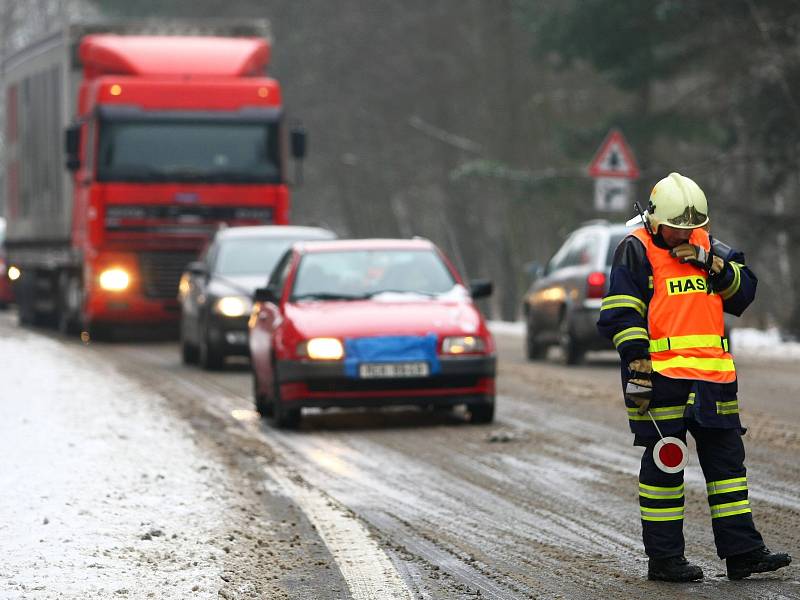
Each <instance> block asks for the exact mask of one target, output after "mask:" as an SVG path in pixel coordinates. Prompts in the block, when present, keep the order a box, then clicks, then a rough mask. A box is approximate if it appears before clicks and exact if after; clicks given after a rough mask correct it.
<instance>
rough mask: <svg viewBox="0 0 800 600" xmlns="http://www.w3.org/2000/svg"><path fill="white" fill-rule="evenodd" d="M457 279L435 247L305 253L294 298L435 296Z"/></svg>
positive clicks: (298, 273) (452, 285) (293, 294)
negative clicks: (432, 248)
mask: <svg viewBox="0 0 800 600" xmlns="http://www.w3.org/2000/svg"><path fill="white" fill-rule="evenodd" d="M455 285H456V280H455V279H454V277H453V275H452V274H451V273H450V271H449V269H448V268H447V266H445V264H444V262H443V261H442V259H441V258H440V257H439V255H438V254H437V253H436V252H434V251H432V250H403V249H381V250H346V251H336V252H316V253H311V254H306V255H305V256H303V258H302V261H301V262H300V266H299V269H298V271H297V277H296V278H295V282H294V288H293V290H292V299H293V300H300V299H321V300H325V299H337V298H341V299H356V298H359V299H360V298H370V297H373V296H376V295H378V294H383V293H400V294H423V295H427V296H436V295H439V294H444V293H447V292H449V291H450V290H452V289H453V287H454V286H455Z"/></svg>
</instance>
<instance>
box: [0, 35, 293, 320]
mask: <svg viewBox="0 0 800 600" xmlns="http://www.w3.org/2000/svg"><path fill="white" fill-rule="evenodd" d="M157 27H163V28H164V29H165V30H166V31H158V30H157ZM269 54H270V42H269V26H268V23H267V22H266V21H259V20H248V21H247V22H236V23H234V22H213V23H206V24H202V23H194V24H192V23H183V24H177V25H176V24H169V23H165V24H163V25H158V26H156V27H154V26H152V25H149V24H122V25H117V26H114V25H107V26H103V25H93V26H89V25H69V26H68V27H66V28H65V29H64V30H63V31H60V32H58V33H57V34H55V35H52V36H50V37H48V38H46V39H44V40H41V41H39V42H37V43H35V44H33V45H31V46H29V47H28V48H26V49H24V50H23V51H21V52H20V53H18V54H16V55H13V56H11V57H10V58H8V59H7V60H6V62H5V64H4V71H3V80H4V89H5V94H6V118H5V138H6V161H5V162H6V177H5V181H6V194H5V198H6V219H7V232H6V234H7V235H6V251H7V255H8V256H7V260H8V262H9V264H10V265H13V266H14V267H15V268H16V269H18V270H19V277H18V278H17V279H16V281H14V294H15V298H16V302H17V304H18V309H19V319H20V322H21V323H23V324H34V323H53V324H57V326H58V328H59V329H61V330H62V331H65V332H69V331H79V330H84V331H88V332H93V331H98V330H100V329H101V328H105V327H106V326H118V325H125V324H128V325H137V326H138V325H144V324H160V325H165V324H174V323H176V322H177V319H178V317H179V308H178V303H177V299H176V297H177V288H178V281H179V279H180V275H181V271H182V269H183V267H184V266H185V265H186V264H187V263H189V262H190V261H192V260H194V259H195V258H196V256H197V254H198V252H199V250H200V249H201V248H202V246H203V245H204V243H205V242H206V240H207V239H208V237H209V234H210V233H211V232H213V231H214V230H216V229H217V228H218V227H219V226H220V224H221V223H226V224H228V225H256V224H286V223H288V222H289V191H288V185H287V164H286V163H287V155H288V154H289V153H290V152H291V154H292V155H293V156H294V158H296V159H301V158H302V157H303V156H304V154H305V145H306V141H305V132H304V131H303V130H302V128H294V129H293V130H292V131H291V132H289V131H288V127H287V125H286V117H285V114H284V110H283V106H282V103H281V90H280V86H279V84H278V82H277V81H275V80H274V79H272V78H270V77H267V76H266V74H265V70H266V66H267V64H268V61H269ZM62 139H63V143H62V142H61V140H62ZM289 142H291V143H289ZM65 167H66V169H65Z"/></svg>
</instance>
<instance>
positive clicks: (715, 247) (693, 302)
mask: <svg viewBox="0 0 800 600" xmlns="http://www.w3.org/2000/svg"><path fill="white" fill-rule="evenodd" d="M632 221H636V222H639V223H641V224H643V225H644V227H641V228H639V229H636V230H635V231H633V232H632V233H630V234H629V235H628V236H627V237H626V238H625V239H624V240H623V241H622V242H621V243H620V245H619V246H618V247H617V250H616V253H615V255H614V262H613V266H612V269H611V277H610V284H609V291H608V295H607V296H606V297H605V298H603V302H602V307H601V310H600V319H599V321H598V324H597V325H598V329H599V330H600V332H601V333H602V334H603V335H605V336H606V337H608V338H609V339H611V340H612V341H613V342H614V345H615V346H616V348H617V350H618V352H619V354H620V357H621V359H622V385H623V390H624V389H625V387H626V385H627V383H628V381H629V380H633V381H634V382H636V383H637V384H639V385H640V386H643V387H645V388H649V389H650V392H649V393H647V392H646V393H645V394H644V395H643V396H639V397H634V396H630V395H628V396H627V397H626V399H625V405H626V408H627V410H628V419H629V423H630V427H631V431H632V432H633V434H634V445H636V446H642V447H644V453H643V455H642V461H641V467H640V470H639V506H640V513H641V520H642V537H643V540H644V548H645V552H646V554H647V556H648V558H649V561H648V578H649V579H653V580H661V581H696V580H700V579H702V578H703V571H702V569H701V568H700V567H699V566H697V565H694V564H691V563H689V562H688V561H687V560H686V558H685V557H684V538H683V512H684V483H683V471H682V470H681V471H679V472H677V473H667V472H664V471H662V470H660V469H659V468H658V467H657V466H656V463H655V460H654V458H653V447H654V445H655V444H656V442H658V440H659V436H660V435H664V436H675V437H677V438H680V439H681V440H683V441H684V442H685V441H686V432H687V431H689V432H690V433H691V434H692V437H694V439H695V442H696V446H697V454H698V459H699V461H700V466H701V468H702V470H703V475H704V476H705V480H706V490H707V495H708V504H709V506H710V509H711V523H712V528H713V531H714V542H715V544H716V547H717V554H718V555H719V557H720V558H722V559H725V561H726V566H727V574H728V578H729V579H742V578H744V577H747V576H749V575H751V574H752V573H762V572H766V571H774V570H776V569H779V568H781V567H784V566H786V565H788V564H789V563H790V562H791V557H790V556H789V555H788V554H782V553H781V554H776V553H772V552H770V551H769V550H768V549H767V547H766V546H765V545H764V541H763V539H762V538H761V534H759V532H758V530H757V529H756V527H755V525H754V523H753V517H752V513H751V508H750V502H749V500H748V488H747V474H746V469H745V466H744V455H745V453H744V445H743V443H742V439H741V436H742V435H743V434H744V431H745V430H744V429H743V428H742V425H741V423H740V421H739V404H738V399H737V383H736V370H735V366H734V363H733V358H732V357H731V355H730V354H729V352H728V341H727V339H725V337H724V336H725V325H724V321H723V311H724V312H727V313H731V314H734V315H736V316H739V315H741V314H742V312H743V311H744V310H745V308H747V306H748V305H749V304H750V303H751V302H752V301H753V298H754V297H755V291H756V283H757V279H756V276H755V275H754V274H753V272H752V271H751V270H750V269H749V268H748V267H747V266H746V265H745V260H744V255H743V254H742V253H741V252H739V251H738V250H734V249H732V248H731V247H730V246H727V245H725V244H723V243H722V242H720V241H719V240H716V239H713V238H712V237H711V236H710V235H709V233H708V223H709V220H708V204H707V201H706V197H705V194H704V193H703V191H702V190H701V189H700V187H699V186H698V185H697V184H696V183H695V182H694V181H692V180H691V179H689V178H688V177H684V176H683V175H680V174H678V173H670V175H669V176H668V177H665V178H664V179H662V180H661V181H659V182H658V183H657V184H656V185H655V187H654V188H653V190H652V192H651V194H650V203H649V205H648V207H647V209H646V210H645V211H644V212H643V213H642V214H641V218H640V219H639V218H637V219H635V220H632ZM629 224H632V222H629ZM638 389H639V390H641V388H638ZM656 424H657V427H656ZM658 430H660V432H659V431H658Z"/></svg>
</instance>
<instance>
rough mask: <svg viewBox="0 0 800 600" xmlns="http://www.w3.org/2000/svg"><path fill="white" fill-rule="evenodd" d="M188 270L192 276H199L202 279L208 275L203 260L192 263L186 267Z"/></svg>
mask: <svg viewBox="0 0 800 600" xmlns="http://www.w3.org/2000/svg"><path fill="white" fill-rule="evenodd" d="M186 270H187V271H189V273H191V274H192V275H197V276H198V277H202V276H203V275H207V274H208V269H207V268H206V263H204V262H203V261H202V260H195V261H193V262H190V263H189V264H188V266H187V267H186Z"/></svg>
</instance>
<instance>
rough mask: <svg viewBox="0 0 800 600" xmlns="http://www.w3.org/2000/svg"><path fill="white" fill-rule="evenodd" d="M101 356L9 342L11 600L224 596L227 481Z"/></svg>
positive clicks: (21, 337) (39, 341) (36, 339)
mask: <svg viewBox="0 0 800 600" xmlns="http://www.w3.org/2000/svg"><path fill="white" fill-rule="evenodd" d="M89 356H90V354H89V353H84V352H82V348H80V347H76V346H69V345H66V344H62V343H59V342H58V341H55V340H50V339H47V338H43V337H40V336H38V335H35V334H32V333H29V332H25V331H19V330H16V331H13V332H12V331H11V330H8V329H6V330H4V331H3V335H2V336H0V365H2V377H3V386H2V388H1V389H0V489H2V490H3V493H2V494H0V556H2V557H3V558H2V560H0V598H3V600H22V599H34V598H35V599H36V600H48V599H56V598H58V599H61V598H81V599H82V600H83V599H86V600H88V599H100V598H103V599H105V598H114V597H126V598H158V599H175V600H177V599H184V598H189V597H192V598H216V597H217V592H218V589H219V582H220V579H219V575H220V572H221V570H222V566H223V565H222V563H223V560H224V553H223V549H222V548H218V547H216V546H215V545H214V544H213V543H210V542H209V540H212V539H214V538H215V537H216V536H217V533H218V530H219V529H220V527H221V526H222V525H221V524H222V523H224V521H225V506H224V504H223V502H222V501H221V500H220V499H219V498H217V497H216V495H215V493H214V489H215V488H216V487H218V484H219V482H220V481H221V480H224V479H225V477H226V476H225V473H224V471H222V469H221V467H219V466H217V465H216V464H215V463H214V461H213V458H212V457H210V456H206V455H204V453H203V451H202V450H200V449H199V448H198V447H197V446H195V444H194V443H193V441H192V438H191V431H190V429H189V428H188V426H187V425H184V424H182V423H180V422H177V421H176V420H175V419H172V418H170V417H168V416H167V413H165V412H163V411H160V410H158V401H159V400H160V399H159V400H157V399H156V398H154V396H153V395H152V394H149V393H148V392H147V391H145V390H143V389H142V388H141V387H139V385H138V384H136V383H134V382H132V381H131V380H128V379H126V378H124V377H122V376H121V375H119V374H118V373H116V372H115V371H113V370H111V369H110V368H108V367H100V366H98V365H96V364H93V363H92V362H90V359H89V358H88V357H89Z"/></svg>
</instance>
